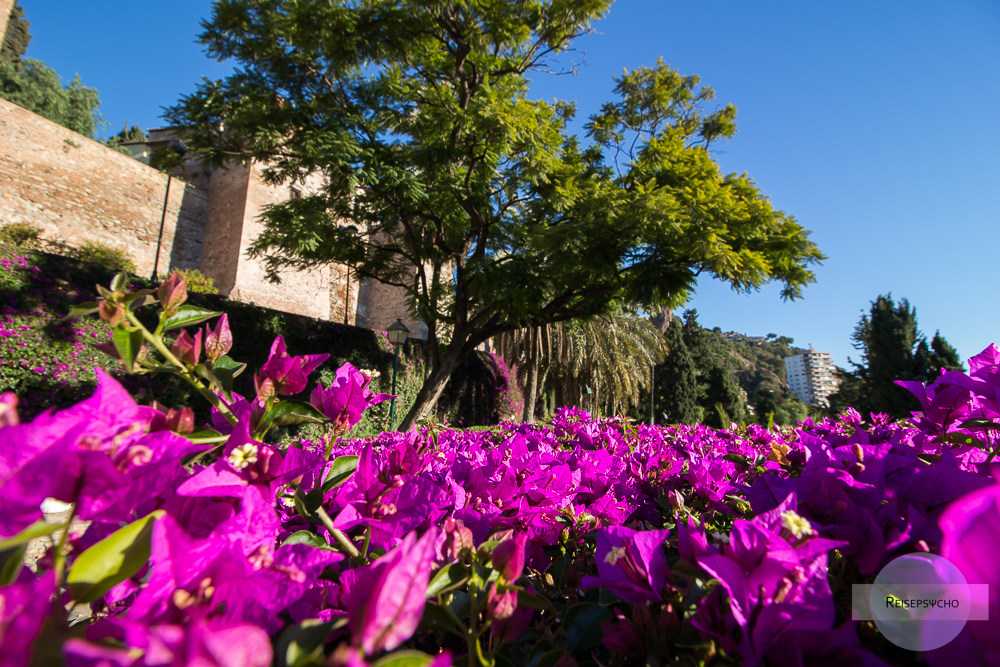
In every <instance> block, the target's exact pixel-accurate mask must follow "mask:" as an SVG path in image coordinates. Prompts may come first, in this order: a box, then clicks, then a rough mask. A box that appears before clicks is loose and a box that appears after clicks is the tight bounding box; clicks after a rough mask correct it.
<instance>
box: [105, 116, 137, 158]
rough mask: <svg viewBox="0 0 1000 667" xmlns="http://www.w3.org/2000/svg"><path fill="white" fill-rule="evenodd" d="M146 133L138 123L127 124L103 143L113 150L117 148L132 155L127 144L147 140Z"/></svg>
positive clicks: (123, 153) (125, 153)
mask: <svg viewBox="0 0 1000 667" xmlns="http://www.w3.org/2000/svg"><path fill="white" fill-rule="evenodd" d="M145 140H146V133H145V132H144V131H143V129H142V128H141V127H139V126H138V125H131V126H130V125H129V124H128V123H126V124H125V127H124V128H122V130H121V132H119V133H118V134H116V135H114V136H113V137H108V138H107V139H106V140H104V141H103V142H102V143H103V144H104V145H105V146H107V147H108V148H110V149H112V150H116V151H118V152H119V153H121V154H122V155H128V156H129V157H132V151H131V150H130V149H129V148H128V147H127V146H125V145H124V144H126V143H132V142H137V141H145Z"/></svg>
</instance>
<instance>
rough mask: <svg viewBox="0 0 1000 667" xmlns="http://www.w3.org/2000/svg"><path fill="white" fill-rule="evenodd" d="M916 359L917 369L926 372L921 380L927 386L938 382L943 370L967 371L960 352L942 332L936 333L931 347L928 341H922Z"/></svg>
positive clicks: (918, 346) (915, 354)
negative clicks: (935, 381)
mask: <svg viewBox="0 0 1000 667" xmlns="http://www.w3.org/2000/svg"><path fill="white" fill-rule="evenodd" d="M914 357H915V362H916V364H917V369H918V370H922V371H923V372H924V376H923V377H922V378H921V380H923V382H925V383H927V384H930V383H931V382H933V381H934V380H936V379H937V378H938V376H939V375H940V374H941V370H942V369H944V370H948V371H964V370H965V367H964V366H963V365H962V358H961V357H960V356H959V354H958V350H956V349H955V348H954V347H952V346H951V344H950V343H948V341H946V340H945V339H944V337H943V336H942V335H941V332H940V331H935V332H934V338H933V339H931V344H930V346H929V347H928V345H927V341H926V340H921V341H920V343H919V344H918V345H917V351H916V352H915V353H914Z"/></svg>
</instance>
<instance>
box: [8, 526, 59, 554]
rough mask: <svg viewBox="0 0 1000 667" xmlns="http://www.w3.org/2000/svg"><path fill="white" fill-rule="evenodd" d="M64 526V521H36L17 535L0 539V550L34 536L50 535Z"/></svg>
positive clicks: (27, 540)
mask: <svg viewBox="0 0 1000 667" xmlns="http://www.w3.org/2000/svg"><path fill="white" fill-rule="evenodd" d="M64 528H66V524H65V523H46V522H45V521H36V522H35V523H33V524H31V525H30V526H28V527H27V528H25V529H24V530H22V531H21V532H20V533H18V534H17V535H14V536H13V537H8V538H6V539H3V540H0V551H6V550H7V549H10V548H11V547H16V546H20V545H22V544H27V543H28V542H30V541H31V540H33V539H35V538H36V537H45V536H46V535H51V534H52V533H54V532H56V531H58V530H63V529H64Z"/></svg>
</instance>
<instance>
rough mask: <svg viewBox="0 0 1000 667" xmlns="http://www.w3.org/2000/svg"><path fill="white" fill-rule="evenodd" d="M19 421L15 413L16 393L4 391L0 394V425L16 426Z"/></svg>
mask: <svg viewBox="0 0 1000 667" xmlns="http://www.w3.org/2000/svg"><path fill="white" fill-rule="evenodd" d="M20 423H21V420H20V418H19V417H18V414H17V394H15V393H14V392H12V391H5V392H4V393H3V394H0V426H17V425H18V424H20Z"/></svg>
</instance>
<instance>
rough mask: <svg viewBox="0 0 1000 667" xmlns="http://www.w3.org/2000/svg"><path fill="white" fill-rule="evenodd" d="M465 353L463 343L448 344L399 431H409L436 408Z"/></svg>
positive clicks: (401, 423)
mask: <svg viewBox="0 0 1000 667" xmlns="http://www.w3.org/2000/svg"><path fill="white" fill-rule="evenodd" d="M464 354H465V347H464V346H463V345H461V344H459V345H455V344H452V345H449V346H448V350H447V352H445V355H444V356H443V357H440V358H439V360H438V361H439V363H438V364H437V366H436V367H435V368H434V370H433V371H431V374H430V375H429V376H427V379H426V380H424V384H423V386H422V387H420V392H419V393H418V394H417V398H416V399H415V400H414V401H413V405H412V406H411V407H410V410H409V412H407V413H406V416H405V417H403V421H401V422H400V424H399V426H398V427H397V428H396V430H397V431H399V432H405V431H409V430H410V429H411V428H412V427H413V425H414V424H416V423H417V420H418V419H422V418H423V417H426V416H427V414H428V413H429V412H430V411H431V410H432V409H433V408H434V406H435V405H436V404H437V401H438V399H439V398H440V397H441V392H443V391H444V388H445V385H447V384H448V379H449V378H450V377H451V374H452V373H453V372H455V369H456V368H458V363H459V362H460V361H461V360H462V356H463V355H464Z"/></svg>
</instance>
